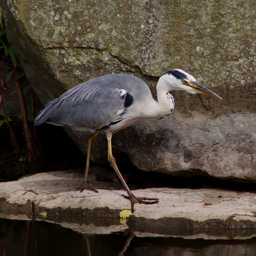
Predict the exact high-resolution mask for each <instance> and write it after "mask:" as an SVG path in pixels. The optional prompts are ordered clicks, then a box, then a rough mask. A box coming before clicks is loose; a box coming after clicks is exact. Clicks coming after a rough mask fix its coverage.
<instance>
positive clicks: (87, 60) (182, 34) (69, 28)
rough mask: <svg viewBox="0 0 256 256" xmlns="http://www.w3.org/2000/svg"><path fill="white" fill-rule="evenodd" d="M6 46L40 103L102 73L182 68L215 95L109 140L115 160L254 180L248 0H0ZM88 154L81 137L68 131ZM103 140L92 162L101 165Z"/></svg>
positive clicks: (154, 74)
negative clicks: (122, 155)
mask: <svg viewBox="0 0 256 256" xmlns="http://www.w3.org/2000/svg"><path fill="white" fill-rule="evenodd" d="M1 5H2V9H3V14H4V20H5V26H6V32H7V36H8V39H9V41H10V42H11V45H12V47H13V49H14V50H15V52H16V53H17V55H18V57H19V59H20V61H21V62H22V64H23V66H24V69H25V71H26V74H27V77H28V79H29V81H30V82H31V83H32V84H33V86H34V89H35V91H36V93H37V95H38V97H39V98H40V99H41V101H42V102H43V103H46V102H47V101H49V100H52V99H53V98H55V97H58V96H60V95H61V94H62V93H63V92H64V91H65V90H67V89H69V88H71V87H73V86H75V85H77V84H79V83H81V82H83V81H86V80H88V79H91V78H94V77H98V76H101V75H105V74H110V73H120V72H122V73H128V74H133V75H135V76H138V77H140V78H142V79H143V80H144V81H146V82H147V83H148V85H149V86H150V87H151V89H152V91H153V93H155V89H154V88H155V85H156V82H157V79H158V77H159V76H161V75H162V74H163V73H165V72H166V71H168V70H170V69H174V68H182V69H184V70H187V71H189V72H190V73H191V74H193V75H194V76H195V77H196V78H197V79H198V81H199V82H200V83H202V85H204V86H206V87H208V88H209V89H212V90H213V91H214V92H216V93H218V94H219V95H220V96H222V97H223V101H217V100H215V99H212V98H210V97H207V96H198V95H197V96H194V95H188V94H186V93H184V92H174V93H173V94H174V96H175V99H176V110H175V112H174V114H172V115H171V116H169V117H168V118H166V119H164V120H160V121H155V122H153V121H152V122H143V123H141V124H138V125H136V126H134V127H130V128H128V129H126V130H124V131H121V132H119V133H117V134H116V135H115V136H114V138H113V148H114V153H116V154H118V153H125V154H127V155H128V156H129V157H130V159H131V160H132V162H133V163H134V164H135V165H136V166H137V167H138V168H140V169H142V170H148V171H151V170H154V171H160V172H165V173H170V174H175V175H193V174H209V175H211V176H214V177H222V178H238V179H246V180H252V181H256V175H255V164H256V136H255V134H256V118H255V117H256V114H255V112H256V97H255V94H256V90H255V88H256V87H255V80H256V75H255V70H256V61H255V55H256V50H255V49H256V48H255V41H256V33H255V32H256V31H255V25H254V21H255V20H256V11H255V2H254V1H253V0H247V1H245V0H242V1H228V2H227V1H222V2H221V1H217V2H216V1H214V0H209V1H204V2H202V1H193V2H191V1H187V0H184V1H157V0H152V1H136V0H131V1H119V2H118V3H117V2H116V1H100V0H87V1H82V0H77V1H71V0H69V1H66V2H65V3H64V2H63V1H60V0H54V1H39V0H33V1H29V2H28V1H22V0H19V1H11V0H1ZM69 134H70V136H72V138H74V140H75V141H76V142H77V144H78V145H79V147H80V148H81V150H83V152H85V153H86V141H87V137H88V134H87V133H84V134H82V133H72V132H71V131H70V130H69ZM102 139H103V136H102V135H101V136H99V138H97V139H96V141H95V145H94V147H93V154H92V159H93V160H94V161H96V162H102V161H106V149H107V147H106V145H105V146H103V149H102Z"/></svg>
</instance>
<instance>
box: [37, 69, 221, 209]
mask: <svg viewBox="0 0 256 256" xmlns="http://www.w3.org/2000/svg"><path fill="white" fill-rule="evenodd" d="M156 90H157V101H155V100H154V99H153V97H152V94H151V91H150V89H149V87H148V86H147V84H146V83H145V82H144V81H143V80H141V79H139V78H137V77H135V76H131V75H126V74H113V75H107V76H102V77H98V78H95V79H92V80H89V81H87V82H85V83H82V84H79V85H77V86H76V87H74V88H72V89H70V90H69V91H67V92H66V93H64V94H63V95H62V96H60V97H59V98H57V99H55V100H53V101H51V102H49V103H47V104H46V105H45V108H44V109H43V110H42V111H41V112H40V113H39V115H38V116H37V118H36V119H35V124H36V125H40V124H43V123H45V122H47V123H50V124H54V125H60V126H63V125H64V126H70V127H71V128H72V129H75V130H80V131H87V130H91V131H95V133H94V134H93V135H92V136H91V137H90V138H89V141H88V154H87V164H86V171H85V178H84V180H83V182H82V184H81V186H80V189H81V191H83V190H84V188H88V189H92V190H95V189H94V188H93V186H92V185H91V184H90V183H89V182H88V171H89V159H90V150H91V145H92V142H93V140H94V138H95V137H96V136H97V135H98V133H99V132H100V131H103V132H105V133H106V136H107V139H108V160H109V162H110V164H111V166H112V167H113V168H114V170H115V172H116V173H117V175H118V177H119V179H120V180H121V182H122V184H123V186H124V187H125V189H126V190H127V192H128V195H129V198H130V200H131V203H132V209H133V205H134V203H146V204H148V203H157V202H158V199H155V198H137V197H135V196H134V195H133V194H132V193H131V191H130V189H129V187H128V186H127V184H126V182H125V181H124V179H123V177H122V175H121V173H120V172H119V170H118V167H117V165H116V162H115V158H114V157H113V155H112V144H111V140H112V134H113V133H115V132H117V131H119V130H121V129H124V128H126V127H128V126H131V125H134V124H136V123H138V122H141V121H144V120H155V119H159V118H162V117H165V116H167V115H169V114H170V113H171V112H172V111H173V109H174V105H175V103H174V98H173V96H172V95H171V94H170V93H169V91H171V90H184V91H187V92H189V93H192V94H195V93H204V94H208V95H210V96H212V97H214V98H217V99H221V98H220V97H219V96H218V95H217V94H215V93H213V92H212V91H210V90H208V89H206V88H205V87H203V86H201V85H200V84H198V83H197V82H196V80H195V78H194V77H193V76H191V75H190V74H189V73H187V72H185V71H183V70H179V69H177V70H172V71H169V72H167V73H166V74H165V75H163V76H162V77H160V79H159V81H158V83H157V87H156ZM95 191H96V190H95ZM147 200H148V201H147Z"/></svg>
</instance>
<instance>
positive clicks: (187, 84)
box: [161, 69, 222, 100]
mask: <svg viewBox="0 0 256 256" xmlns="http://www.w3.org/2000/svg"><path fill="white" fill-rule="evenodd" d="M161 79H163V80H164V82H165V84H167V85H168V86H169V87H170V90H182V91H186V92H188V93H191V94H196V93H202V94H206V95H209V96H211V97H213V98H215V99H219V100H222V98H221V97H220V96H219V95H217V94H216V93H214V92H212V91H211V90H209V89H207V88H205V87H204V86H202V85H200V84H199V83H198V82H197V81H196V79H195V78H194V77H193V76H192V75H190V74H189V73H188V72H186V71H184V70H182V69H174V70H171V71H168V72H167V73H166V74H164V75H163V76H162V77H161Z"/></svg>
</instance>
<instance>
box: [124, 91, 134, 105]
mask: <svg viewBox="0 0 256 256" xmlns="http://www.w3.org/2000/svg"><path fill="white" fill-rule="evenodd" d="M132 103H133V97H132V95H131V94H129V93H127V94H126V96H125V101H124V108H128V107H129V106H131V105H132Z"/></svg>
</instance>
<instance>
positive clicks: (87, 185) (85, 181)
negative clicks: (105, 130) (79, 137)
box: [78, 131, 100, 192]
mask: <svg viewBox="0 0 256 256" xmlns="http://www.w3.org/2000/svg"><path fill="white" fill-rule="evenodd" d="M99 133H100V131H96V132H95V133H94V134H92V135H91V136H90V137H89V138H88V147H87V158H86V168H85V174H84V179H83V182H82V183H81V185H80V186H79V187H78V189H79V190H80V192H82V191H83V190H84V189H89V190H93V191H95V192H98V191H97V190H96V189H95V187H94V186H93V185H92V184H91V183H90V182H89V181H88V174H89V166H90V155H91V149H92V143H93V141H94V139H95V138H96V137H97V135H98V134H99Z"/></svg>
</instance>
